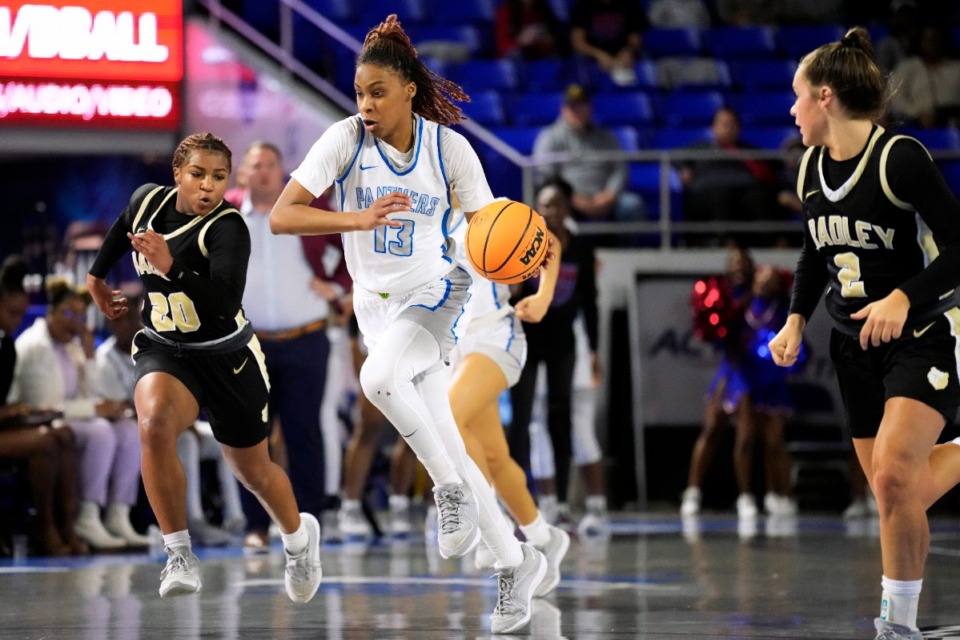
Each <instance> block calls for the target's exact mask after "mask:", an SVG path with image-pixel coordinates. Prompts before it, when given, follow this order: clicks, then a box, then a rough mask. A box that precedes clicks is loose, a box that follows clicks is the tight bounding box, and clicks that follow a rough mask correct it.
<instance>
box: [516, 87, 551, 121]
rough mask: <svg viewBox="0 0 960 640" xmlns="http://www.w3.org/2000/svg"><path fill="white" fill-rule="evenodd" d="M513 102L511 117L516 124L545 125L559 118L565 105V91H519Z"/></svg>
mask: <svg viewBox="0 0 960 640" xmlns="http://www.w3.org/2000/svg"><path fill="white" fill-rule="evenodd" d="M511 102H512V104H511V105H510V114H511V115H510V119H511V121H512V122H513V124H514V125H517V126H521V127H528V126H531V125H536V126H544V125H548V124H550V123H551V122H553V121H554V120H556V119H557V116H558V115H559V113H560V107H561V106H562V105H563V92H562V91H552V92H550V93H519V94H517V95H515V96H514V97H513V99H512V101H511Z"/></svg>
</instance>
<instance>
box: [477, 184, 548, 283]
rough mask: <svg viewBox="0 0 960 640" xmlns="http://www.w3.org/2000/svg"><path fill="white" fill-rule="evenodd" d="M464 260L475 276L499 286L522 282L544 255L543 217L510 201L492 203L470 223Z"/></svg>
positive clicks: (544, 230) (534, 270) (545, 253)
mask: <svg viewBox="0 0 960 640" xmlns="http://www.w3.org/2000/svg"><path fill="white" fill-rule="evenodd" d="M465 241H466V245H467V247H466V248H467V258H468V259H469V260H470V264H471V265H472V266H473V268H474V269H476V270H477V273H479V274H480V275H482V276H483V277H485V278H486V279H488V280H492V281H493V282H499V283H500V284H515V283H517V282H523V281H524V280H526V279H527V278H529V277H530V276H532V275H533V274H535V273H536V272H537V269H538V268H539V267H540V264H541V263H542V262H543V259H544V258H545V257H546V255H547V244H548V242H547V224H546V222H544V220H543V217H542V216H541V215H540V214H539V213H537V212H536V211H534V210H533V209H531V208H530V207H528V206H527V205H525V204H523V203H522V202H515V201H513V200H496V201H494V202H491V203H490V204H488V205H487V206H485V207H483V208H482V209H480V210H479V211H477V212H476V213H475V214H473V218H471V219H470V224H469V225H467V235H466V240H465Z"/></svg>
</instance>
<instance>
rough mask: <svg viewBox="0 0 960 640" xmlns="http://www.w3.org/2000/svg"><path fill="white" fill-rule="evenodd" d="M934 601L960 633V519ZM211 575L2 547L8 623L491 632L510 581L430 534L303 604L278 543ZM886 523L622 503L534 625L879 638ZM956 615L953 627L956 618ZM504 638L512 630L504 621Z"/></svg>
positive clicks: (93, 629) (925, 603)
mask: <svg viewBox="0 0 960 640" xmlns="http://www.w3.org/2000/svg"><path fill="white" fill-rule="evenodd" d="M931 529H932V531H933V537H932V550H931V554H930V559H929V563H928V570H927V575H926V577H925V580H924V584H923V594H922V597H921V603H920V625H921V627H922V628H923V630H924V635H925V637H929V638H950V637H955V638H960V522H958V521H956V520H952V519H937V520H934V521H933V523H932V525H931ZM197 552H198V555H199V556H200V558H201V560H202V571H203V582H204V585H203V590H202V592H201V593H200V594H199V595H196V596H188V597H181V598H176V599H171V600H161V599H160V597H159V596H158V595H157V588H158V586H159V573H160V570H161V568H162V564H161V561H160V560H159V559H157V558H151V557H150V555H149V554H148V553H140V554H127V555H109V556H108V555H100V556H92V557H89V558H77V559H66V560H64V559H55V560H54V559H42V558H35V559H33V558H27V559H23V560H18V561H13V560H11V559H4V560H2V561H0V638H2V639H4V640H5V639H8V638H9V639H17V640H40V639H44V640H48V639H49V640H55V639H70V640H73V639H91V640H92V639H97V640H106V639H116V640H200V639H207V638H224V639H230V640H259V639H275V640H303V639H319V638H336V639H341V638H342V639H347V640H384V639H387V638H413V639H415V640H433V639H443V640H451V639H467V638H469V639H473V638H489V637H491V635H490V631H489V628H490V627H489V615H490V612H491V611H492V610H493V607H494V599H495V595H496V581H495V580H494V579H493V578H491V577H490V576H489V573H490V572H489V571H485V572H478V571H477V570H475V569H474V568H473V566H472V560H470V561H468V560H459V561H454V560H442V559H440V557H439V556H438V555H437V554H436V551H435V545H426V544H424V541H423V539H422V538H421V537H415V538H413V539H410V540H408V541H406V542H404V543H386V542H380V543H377V544H373V545H362V544H360V545H358V544H329V543H328V544H325V545H324V549H323V569H324V578H323V584H322V585H321V587H320V591H319V592H318V594H317V596H316V598H314V600H313V601H311V602H310V603H308V604H306V605H296V604H293V603H292V602H290V601H289V600H288V599H287V597H286V594H285V592H284V587H283V573H282V571H283V568H282V564H283V558H282V551H281V549H280V547H279V544H275V545H274V547H273V550H272V552H271V553H270V554H269V555H261V556H244V555H243V553H242V552H241V550H240V548H239V547H227V548H221V549H212V548H199V549H197ZM879 555H880V549H879V540H878V538H877V529H876V523H875V522H870V521H855V522H853V523H849V522H847V523H845V522H844V521H843V520H841V518H840V517H839V516H807V515H802V516H800V517H799V518H790V519H782V520H777V519H770V518H763V517H761V518H759V519H758V520H757V521H755V522H754V523H753V524H752V525H751V524H747V525H745V524H744V523H738V521H737V519H736V518H735V517H734V516H732V515H731V516H726V515H712V516H706V517H703V518H700V519H699V520H696V521H689V522H681V520H680V519H679V517H677V516H675V515H674V514H673V513H663V514H642V515H638V514H616V515H615V519H614V536H613V537H612V539H610V540H609V541H608V542H598V541H589V542H586V541H583V540H575V541H574V543H573V544H572V545H571V548H570V553H569V554H568V556H567V558H566V560H565V561H564V563H563V580H562V582H561V583H560V587H559V589H558V590H557V592H556V594H555V595H554V596H552V597H550V598H549V599H546V600H542V601H537V602H536V603H535V607H534V610H533V620H532V622H531V625H530V629H529V631H528V633H527V634H524V635H525V637H532V638H549V639H557V638H570V639H578V640H580V639H582V640H588V639H608V638H609V639H612V638H643V639H647V638H670V639H674V638H676V639H680V638H701V639H702V638H831V639H846V638H865V639H866V638H871V639H872V638H873V637H874V631H873V623H872V619H873V616H874V615H876V612H877V610H878V604H879V597H880V566H879ZM952 625H956V626H952ZM500 637H503V636H500Z"/></svg>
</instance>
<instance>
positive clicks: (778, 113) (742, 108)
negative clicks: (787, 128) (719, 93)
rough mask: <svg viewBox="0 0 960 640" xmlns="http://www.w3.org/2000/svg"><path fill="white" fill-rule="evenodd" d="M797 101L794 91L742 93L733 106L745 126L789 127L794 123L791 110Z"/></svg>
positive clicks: (735, 99)
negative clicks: (780, 125)
mask: <svg viewBox="0 0 960 640" xmlns="http://www.w3.org/2000/svg"><path fill="white" fill-rule="evenodd" d="M795 101H796V96H795V95H793V91H792V90H790V91H762V92H757V93H740V94H739V95H737V96H736V97H735V98H734V99H733V106H734V108H735V109H736V110H737V113H739V114H740V121H741V122H742V123H743V124H744V125H776V124H782V125H788V124H790V123H791V122H793V116H791V115H790V108H791V107H792V106H793V103H794V102H795Z"/></svg>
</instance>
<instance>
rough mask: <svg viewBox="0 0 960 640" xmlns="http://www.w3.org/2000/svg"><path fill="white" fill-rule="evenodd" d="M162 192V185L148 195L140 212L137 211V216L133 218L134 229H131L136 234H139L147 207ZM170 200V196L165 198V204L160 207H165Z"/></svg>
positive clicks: (141, 204) (141, 205)
mask: <svg viewBox="0 0 960 640" xmlns="http://www.w3.org/2000/svg"><path fill="white" fill-rule="evenodd" d="M162 190H163V186H162V185H161V186H158V187H156V188H155V189H153V190H152V191H151V192H150V193H148V194H147V195H146V197H145V198H144V199H143V202H141V203H140V210H139V211H137V215H136V216H135V217H134V218H133V228H132V229H131V231H133V232H134V233H136V232H137V227H138V226H139V225H140V218H142V217H143V214H144V213H146V211H147V206H149V204H150V201H151V200H153V196H155V195H157V193H158V192H159V191H162ZM169 198H170V196H169V195H168V196H167V197H166V198H164V199H163V202H161V203H160V206H161V207H163V205H164V203H166V201H167V200H168V199H169Z"/></svg>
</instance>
